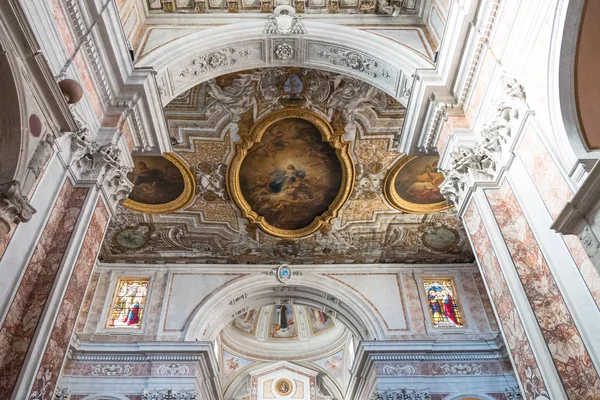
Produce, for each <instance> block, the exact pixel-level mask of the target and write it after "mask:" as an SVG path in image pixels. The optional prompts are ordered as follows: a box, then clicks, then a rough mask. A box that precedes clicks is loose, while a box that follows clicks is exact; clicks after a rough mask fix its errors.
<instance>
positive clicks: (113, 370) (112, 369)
mask: <svg viewBox="0 0 600 400" xmlns="http://www.w3.org/2000/svg"><path fill="white" fill-rule="evenodd" d="M132 372H133V365H128V364H123V365H120V364H110V365H104V364H98V365H94V366H92V376H130V375H131V373H132Z"/></svg>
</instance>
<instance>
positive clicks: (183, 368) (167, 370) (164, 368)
mask: <svg viewBox="0 0 600 400" xmlns="http://www.w3.org/2000/svg"><path fill="white" fill-rule="evenodd" d="M157 372H158V374H159V375H168V376H177V375H187V374H188V373H189V372H190V367H188V366H187V365H177V364H169V365H160V366H159V367H158V368H157Z"/></svg>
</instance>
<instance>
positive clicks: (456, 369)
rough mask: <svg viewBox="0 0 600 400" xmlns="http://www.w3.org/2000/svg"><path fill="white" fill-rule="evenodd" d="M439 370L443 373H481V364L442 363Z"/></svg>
mask: <svg viewBox="0 0 600 400" xmlns="http://www.w3.org/2000/svg"><path fill="white" fill-rule="evenodd" d="M440 370H441V371H442V374H444V375H481V364H443V365H440Z"/></svg>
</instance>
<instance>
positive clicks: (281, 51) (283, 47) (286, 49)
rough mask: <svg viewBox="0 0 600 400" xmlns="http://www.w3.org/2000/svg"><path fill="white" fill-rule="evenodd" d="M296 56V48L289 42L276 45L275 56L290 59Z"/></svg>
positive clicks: (280, 58)
mask: <svg viewBox="0 0 600 400" xmlns="http://www.w3.org/2000/svg"><path fill="white" fill-rule="evenodd" d="M293 56H294V48H293V47H292V46H290V45H289V44H287V43H281V44H278V45H277V46H275V57H276V58H277V59H279V60H288V59H290V58H292V57H293Z"/></svg>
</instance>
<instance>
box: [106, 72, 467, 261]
mask: <svg viewBox="0 0 600 400" xmlns="http://www.w3.org/2000/svg"><path fill="white" fill-rule="evenodd" d="M290 110H301V111H302V113H308V114H310V115H312V116H315V118H317V117H318V119H319V120H322V121H324V122H325V123H326V124H328V125H329V126H330V129H331V132H332V133H331V136H332V137H333V136H336V137H337V138H338V139H339V142H336V143H333V144H332V142H329V143H325V142H323V141H319V140H316V141H315V142H314V144H313V145H310V144H307V143H306V140H314V138H313V139H310V137H312V136H310V135H313V136H315V137H317V138H318V133H317V132H316V130H314V129H313V127H311V126H309V125H306V126H303V125H302V124H301V123H295V124H294V122H293V121H291V120H290V119H282V121H284V122H283V123H284V125H285V126H281V127H277V126H275V128H277V129H275V133H274V134H273V133H271V134H270V135H275V136H274V137H275V138H274V137H273V136H271V139H269V136H268V135H267V134H265V135H266V139H268V140H267V142H261V140H258V139H259V138H258V137H255V139H256V140H255V141H254V142H252V146H256V145H257V144H260V143H262V144H260V145H259V146H258V148H257V150H256V151H255V154H254V156H253V158H252V160H251V162H249V163H248V164H247V165H246V170H245V172H244V174H245V175H244V176H238V177H237V179H238V183H239V184H240V185H239V186H240V187H244V189H243V190H240V193H235V191H233V192H232V190H231V185H229V186H230V187H229V190H228V183H229V184H231V182H228V178H229V180H231V179H233V178H232V176H233V175H230V176H228V172H230V171H231V169H232V167H231V166H232V165H233V164H232V160H234V159H235V157H236V154H238V155H239V145H240V143H244V142H245V141H248V138H251V137H252V135H253V132H254V130H253V129H254V128H255V127H256V126H257V125H259V124H260V122H261V121H264V120H266V119H268V118H271V117H272V116H273V115H277V113H285V112H289V111H290ZM404 115H405V108H404V107H403V106H402V105H401V104H400V103H398V102H397V101H396V100H395V99H393V98H391V97H390V96H388V95H386V94H385V93H383V92H381V91H380V90H378V89H376V88H374V87H372V86H370V85H369V84H366V83H364V82H361V81H358V80H355V79H353V78H348V77H345V76H342V75H338V74H334V73H328V72H323V71H318V70H308V69H297V68H272V69H257V70H250V71H245V72H240V73H233V74H228V75H224V76H221V77H218V78H216V79H212V80H209V81H207V82H204V83H202V84H200V85H198V86H196V87H193V88H191V89H189V90H187V91H186V92H184V93H182V94H181V95H180V96H178V97H177V98H175V99H174V100H173V101H172V102H171V103H170V104H169V105H168V106H167V107H165V116H166V118H167V123H168V127H169V132H170V135H171V139H172V142H173V150H174V153H172V154H171V155H166V156H167V157H173V158H174V159H175V158H176V159H178V160H180V163H181V164H184V165H185V166H186V169H187V170H189V171H190V173H191V174H192V175H193V178H194V182H193V199H192V200H191V201H190V202H189V204H187V205H186V204H183V205H182V206H181V208H180V209H178V210H177V211H173V212H168V213H165V214H152V213H150V212H146V213H140V212H137V211H136V209H135V208H133V209H130V208H131V207H130V208H123V209H122V212H121V213H120V214H119V215H117V216H116V217H115V218H114V219H113V221H112V223H111V225H110V226H109V229H108V233H107V236H106V240H105V242H104V244H103V249H102V254H101V258H102V260H103V261H105V262H147V263H163V262H173V263H177V262H184V263H249V264H264V263H266V264H278V263H282V262H288V263H296V264H329V263H411V262H414V263H451V262H471V261H472V260H473V256H472V253H471V251H470V247H469V245H468V242H467V240H466V236H465V233H464V230H463V228H462V226H461V224H460V223H459V221H457V220H456V218H455V215H454V212H453V210H452V209H449V210H447V206H446V205H445V203H443V202H441V203H440V201H439V200H440V198H439V197H438V196H439V193H437V192H436V190H437V186H436V185H437V184H439V179H440V175H439V174H437V173H436V172H435V166H436V163H437V159H436V158H435V157H428V158H426V159H424V160H417V161H410V162H404V161H403V160H406V157H405V156H404V155H403V154H400V153H398V152H397V151H396V150H395V148H396V145H395V143H396V140H397V139H398V135H399V132H400V130H401V128H402V123H403V120H404ZM286 124H288V125H289V124H291V125H289V126H287V125H286ZM301 126H303V128H302V129H300V127H301ZM298 129H300V131H302V132H304V133H306V135H298V131H297V130H298ZM265 131H267V130H265ZM290 132H291V133H290ZM294 132H295V133H294ZM311 132H312V133H311ZM290 134H291V135H292V136H293V137H292V138H291V139H289V138H288V139H286V140H283V139H285V138H286V136H285V135H290ZM265 135H263V138H264V137H265ZM278 135H279V136H278ZM294 135H295V136H294ZM307 135H308V136H307ZM259 136H260V135H259ZM324 137H325V136H322V138H324ZM286 143H287V144H288V145H289V144H293V146H292V149H291V150H290V151H288V150H286V147H285V146H286ZM311 143H312V142H311ZM343 143H347V146H348V149H347V153H348V163H349V167H348V168H347V169H346V170H345V171H346V172H343V171H342V173H340V170H339V168H341V167H339V163H338V162H340V163H341V162H342V161H343V157H342V156H341V155H340V151H341V150H340V147H341V146H342V145H343ZM252 146H250V149H252V148H253V147H252ZM281 152H284V153H285V154H284V155H285V157H283V156H281V157H282V158H281V160H279V159H278V158H277V157H278V156H277V154H280V153H281ZM247 153H248V154H251V153H252V151H249V152H247ZM308 153H311V155H310V156H309V154H308ZM334 153H335V155H334ZM286 157H287V158H286ZM289 157H292V158H294V160H293V162H288V161H286V160H288V159H289ZM261 160H264V162H262V163H261ZM274 160H275V161H274ZM313 160H320V161H318V162H314V161H313ZM311 163H312V164H311ZM145 164H146V166H145V168H149V167H148V166H149V164H148V162H146V163H145ZM275 164H277V165H275ZM399 164H402V166H404V167H402V168H399V167H398V165H399ZM243 165H244V164H243V162H242V167H243ZM290 165H292V167H293V168H292V167H290ZM310 165H312V167H310ZM309 167H310V168H313V167H314V168H317V170H314V171H313V170H312V169H310V168H309ZM136 168H137V169H136V170H134V174H135V173H136V171H137V173H138V174H139V171H140V168H142V169H141V170H142V171H146V170H144V169H143V168H144V166H140V165H139V164H136ZM169 171H170V172H169V174H171V175H170V176H171V177H172V179H173V180H174V182H173V183H169V184H172V185H174V186H177V184H179V186H177V188H176V190H178V191H181V185H180V182H179V181H178V180H177V179H176V178H178V175H177V174H176V173H175V170H173V169H171V170H169ZM349 171H350V172H349ZM390 173H394V174H395V175H394V178H393V179H387V181H390V182H391V184H390V187H393V188H397V190H399V191H400V192H402V195H403V196H404V197H405V198H406V199H408V200H410V203H411V204H412V207H416V208H414V209H406V208H403V205H405V204H404V203H402V204H398V203H397V202H394V201H393V200H394V199H392V198H391V197H390V195H389V193H387V194H386V190H385V188H384V184H385V182H386V177H387V176H389V174H390ZM161 174H162V175H161V176H167V174H166V173H165V172H162V173H161ZM319 174H320V175H319ZM142 175H143V174H142ZM182 175H185V171H184V172H183V173H182ZM312 176H314V177H315V179H314V180H313V181H310V180H309V177H312ZM344 177H346V178H347V177H351V178H352V179H351V182H350V188H351V190H350V191H349V192H348V194H347V197H344V198H342V200H341V201H340V202H339V203H340V204H339V209H337V210H333V209H335V207H332V204H334V203H335V201H336V199H338V198H339V185H340V183H339V181H340V179H342V178H344ZM144 179H145V178H144V176H142V178H141V181H144ZM141 181H140V182H141ZM146 184H147V186H148V190H151V191H153V190H158V188H157V184H152V183H150V184H148V182H146ZM161 185H162V183H161ZM432 185H433V186H432ZM158 186H159V187H162V186H160V185H158ZM336 190H338V191H337V192H336ZM389 190H392V189H389V188H388V191H389ZM394 190H396V189H393V190H392V191H394ZM134 192H135V196H147V195H148V193H146V192H145V191H140V190H134ZM177 193H179V192H177ZM336 193H337V194H336ZM235 196H238V197H240V198H242V197H243V199H245V200H246V202H247V203H248V205H249V209H250V211H252V212H255V213H256V215H254V216H253V217H250V216H249V213H250V211H248V210H246V212H244V210H243V209H242V207H240V204H241V203H240V201H239V200H240V199H239V198H235V199H234V198H232V197H235ZM332 198H333V200H332ZM165 199H166V200H170V199H171V197H168V196H167V197H165ZM396 200H397V199H396ZM128 201H129V200H128ZM290 202H291V203H294V202H298V203H297V204H299V205H294V206H290V205H289V204H288V203H290ZM436 203H440V204H441V205H442V207H438V206H439V205H440V204H437V205H436ZM126 206H127V204H126ZM294 207H297V208H294ZM310 207H312V208H310ZM274 208H276V209H275V210H274ZM304 208H307V210H304ZM308 208H310V209H308ZM137 210H139V209H137ZM278 210H280V211H281V210H283V211H281V212H278ZM324 210H327V211H324ZM332 210H333V211H335V212H334V213H333V214H334V215H333V216H332V218H329V220H328V221H327V222H326V223H323V224H321V225H319V226H318V227H317V229H314V230H312V231H311V232H309V233H306V232H304V233H303V234H302V235H287V234H283V233H281V232H280V231H277V230H269V229H267V228H266V227H265V226H264V225H261V224H260V223H258V222H259V220H261V219H266V220H267V222H269V221H270V223H269V225H272V226H274V227H275V228H278V229H283V230H284V231H285V232H290V231H292V232H293V231H294V230H297V229H304V227H306V224H307V223H309V222H310V219H311V218H313V217H314V216H319V215H320V213H323V214H321V215H325V216H327V215H329V214H327V213H330V212H332ZM401 210H403V211H401ZM437 210H440V211H437ZM330 216H331V215H330ZM324 219H327V218H324ZM285 232H284V233H285Z"/></svg>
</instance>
